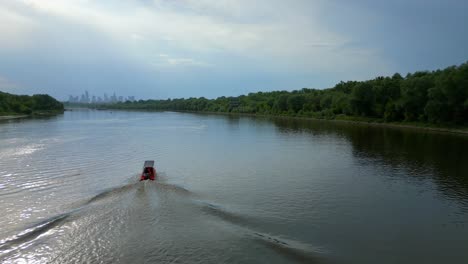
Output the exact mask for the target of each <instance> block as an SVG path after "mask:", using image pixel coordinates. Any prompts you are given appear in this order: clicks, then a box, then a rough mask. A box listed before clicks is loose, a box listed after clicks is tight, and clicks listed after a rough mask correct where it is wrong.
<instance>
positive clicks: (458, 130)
mask: <svg viewBox="0 0 468 264" xmlns="http://www.w3.org/2000/svg"><path fill="white" fill-rule="evenodd" d="M174 112H182V113H205V114H220V115H231V116H232V115H234V116H236V115H237V116H255V117H268V118H284V119H299V120H310V121H313V120H315V121H317V120H319V121H327V122H339V123H350V124H357V125H368V126H379V127H391V128H404V129H416V130H426V131H434V132H443V133H455V134H463V135H466V136H468V127H444V126H435V125H432V124H427V123H417V122H384V121H383V120H380V119H372V118H362V117H352V116H337V117H336V118H333V119H326V118H315V117H307V116H289V115H263V114H245V113H227V112H197V111H174Z"/></svg>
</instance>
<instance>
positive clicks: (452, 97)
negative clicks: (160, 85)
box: [66, 63, 468, 134]
mask: <svg viewBox="0 0 468 264" xmlns="http://www.w3.org/2000/svg"><path fill="white" fill-rule="evenodd" d="M66 105H67V106H71V107H73V106H78V107H87V108H94V109H100V110H102V109H116V110H117V109H120V110H149V111H176V112H198V113H224V114H242V115H255V116H272V117H293V118H306V119H321V120H334V121H345V122H354V123H365V124H373V125H380V126H394V127H405V128H419V129H425V130H434V131H443V132H453V133H463V134H468V63H464V64H461V65H460V66H451V67H448V68H445V69H443V70H436V71H419V72H415V73H409V74H407V75H406V76H405V77H402V76H401V75H400V74H398V73H396V74H394V75H393V76H392V77H377V78H375V79H372V80H367V81H348V82H340V83H338V84H337V85H335V86H334V87H333V88H328V89H309V88H303V89H301V90H295V91H273V92H256V93H249V94H248V95H240V96H236V97H225V96H222V97H218V98H216V99H207V98H204V97H199V98H187V99H183V98H180V99H166V100H139V101H134V102H131V101H126V102H120V103H114V104H66Z"/></svg>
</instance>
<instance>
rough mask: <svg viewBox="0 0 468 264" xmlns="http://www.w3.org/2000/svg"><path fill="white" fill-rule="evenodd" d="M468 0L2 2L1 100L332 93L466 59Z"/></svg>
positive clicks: (1, 0)
mask: <svg viewBox="0 0 468 264" xmlns="http://www.w3.org/2000/svg"><path fill="white" fill-rule="evenodd" d="M467 13H468V1H462V0H392V1H387V0H288V1H286V0H126V1H122V0H0V91H4V92H10V93H15V94H37V93H48V94H50V95H52V96H54V97H56V98H58V99H60V100H66V99H67V98H68V96H69V95H80V94H82V93H83V92H84V91H85V90H87V91H89V93H90V94H95V95H98V96H102V95H103V94H104V93H107V94H109V95H110V94H112V93H113V92H116V93H117V94H118V95H122V96H129V95H133V96H136V97H137V99H148V98H155V99H165V98H180V97H185V98H187V97H206V98H216V97H218V96H237V95H240V94H247V93H250V92H257V91H272V90H295V89H301V88H304V87H307V88H318V89H323V88H329V87H333V86H334V85H335V84H336V83H338V82H340V81H347V80H366V79H371V78H374V77H377V76H386V75H392V74H393V73H395V72H399V73H401V74H403V75H404V74H406V73H408V72H414V71H418V70H435V69H439V68H445V67H447V66H451V65H458V64H461V63H464V62H466V61H468V16H467V15H466V14H467Z"/></svg>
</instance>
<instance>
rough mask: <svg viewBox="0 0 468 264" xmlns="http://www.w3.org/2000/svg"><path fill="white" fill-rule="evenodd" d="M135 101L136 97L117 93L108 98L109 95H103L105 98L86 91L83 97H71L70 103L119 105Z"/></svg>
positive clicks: (69, 97)
mask: <svg viewBox="0 0 468 264" xmlns="http://www.w3.org/2000/svg"><path fill="white" fill-rule="evenodd" d="M126 101H130V102H133V101H135V96H126V97H125V96H121V95H120V96H118V95H117V94H116V93H115V92H114V93H113V94H112V95H111V96H108V95H107V93H104V94H103V97H101V96H96V95H93V94H90V93H89V92H88V91H85V92H84V93H83V94H81V96H79V95H77V96H75V95H69V96H68V101H67V102H69V103H81V104H109V103H118V102H126Z"/></svg>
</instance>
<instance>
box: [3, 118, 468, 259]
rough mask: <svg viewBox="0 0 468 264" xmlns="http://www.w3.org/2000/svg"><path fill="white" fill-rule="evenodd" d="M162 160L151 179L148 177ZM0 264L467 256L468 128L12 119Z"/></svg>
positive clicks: (6, 134) (7, 129) (6, 133)
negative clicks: (466, 132)
mask: <svg viewBox="0 0 468 264" xmlns="http://www.w3.org/2000/svg"><path fill="white" fill-rule="evenodd" d="M146 159H154V160H155V161H156V167H157V170H158V173H159V178H158V180H157V181H155V182H145V183H140V182H138V181H137V177H138V174H139V173H140V171H141V169H142V165H143V161H144V160H146ZM0 213H1V217H0V262H3V263H9V262H40V263H44V262H50V263H71V262H91V263H144V262H146V263H290V262H292V263H294V262H299V263H302V262H303V263H468V137H464V136H458V135H448V134H437V133H429V132H421V131H411V130H401V129H390V128H376V127H367V126H363V125H350V124H344V123H333V122H319V121H299V120H285V119H264V118H250V117H228V116H220V115H196V114H182V113H145V112H116V111H114V112H110V111H85V110H83V111H71V112H66V113H65V114H64V115H63V116H58V117H53V118H48V119H29V120H15V121H3V122H2V123H0Z"/></svg>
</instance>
